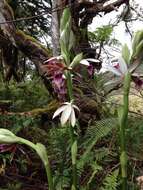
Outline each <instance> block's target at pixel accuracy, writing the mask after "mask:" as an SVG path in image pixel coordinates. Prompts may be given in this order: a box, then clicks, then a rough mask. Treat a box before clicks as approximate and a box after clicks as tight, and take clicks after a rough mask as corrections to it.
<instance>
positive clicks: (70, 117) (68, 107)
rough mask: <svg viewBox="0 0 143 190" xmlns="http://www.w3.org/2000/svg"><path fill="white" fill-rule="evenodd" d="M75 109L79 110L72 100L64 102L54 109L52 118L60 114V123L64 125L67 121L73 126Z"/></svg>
mask: <svg viewBox="0 0 143 190" xmlns="http://www.w3.org/2000/svg"><path fill="white" fill-rule="evenodd" d="M75 109H76V110H78V111H79V108H78V107H77V106H76V105H74V104H73V103H72V102H65V103H64V104H63V105H62V106H61V107H60V108H58V109H57V110H56V111H55V113H54V115H53V119H54V118H55V117H57V116H58V115H60V114H61V118H60V120H61V125H64V124H66V123H67V121H69V122H70V124H71V125H72V127H74V126H75V124H76V117H75Z"/></svg>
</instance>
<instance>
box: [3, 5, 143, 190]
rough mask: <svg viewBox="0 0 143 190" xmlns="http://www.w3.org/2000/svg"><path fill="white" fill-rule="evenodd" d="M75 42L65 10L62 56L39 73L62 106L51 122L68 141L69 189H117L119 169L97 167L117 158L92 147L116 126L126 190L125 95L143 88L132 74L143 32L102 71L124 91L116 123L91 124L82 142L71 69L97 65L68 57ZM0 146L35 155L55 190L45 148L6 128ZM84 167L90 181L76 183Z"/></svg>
mask: <svg viewBox="0 0 143 190" xmlns="http://www.w3.org/2000/svg"><path fill="white" fill-rule="evenodd" d="M74 40H75V39H74V35H73V32H72V30H71V14H70V11H69V9H68V8H66V9H65V10H64V12H63V16H62V18H61V23H60V46H61V55H59V56H58V57H52V58H50V59H48V60H46V61H45V62H44V64H43V68H44V69H45V71H46V74H47V76H48V77H49V78H50V79H51V83H52V86H53V89H54V92H55V93H56V94H57V96H58V98H59V100H60V102H61V106H60V107H59V108H58V109H57V110H56V111H55V113H54V115H53V119H54V118H56V117H58V116H60V123H61V126H62V127H63V128H62V129H64V128H66V129H67V131H68V135H69V137H70V143H69V144H70V148H69V149H68V151H67V150H66V151H67V152H68V154H69V155H70V156H69V157H70V164H71V165H70V166H69V168H71V170H70V172H71V171H72V172H71V173H72V174H71V175H69V176H70V177H69V176H68V177H69V178H70V179H69V180H70V182H69V186H68V188H70V189H71V190H78V189H80V190H89V189H91V188H92V189H93V188H94V189H96V188H97V189H102V190H103V189H106V190H107V189H108V190H110V189H111V190H116V189H117V187H119V184H120V183H119V182H118V177H120V176H119V175H118V174H119V169H118V168H117V167H115V168H114V167H113V170H111V171H110V172H109V173H107V175H105V174H104V171H103V167H102V166H101V165H102V164H101V162H102V161H103V159H104V158H105V157H106V156H107V155H109V154H111V155H112V156H115V157H116V156H118V155H117V153H115V154H112V153H111V151H110V150H109V148H107V147H104V148H103V147H101V146H102V145H99V147H95V146H96V144H97V142H98V141H99V140H101V139H102V138H105V136H107V135H109V133H110V132H111V130H112V129H114V128H115V127H116V125H118V126H119V134H120V135H119V136H120V137H119V139H120V145H119V146H120V153H119V156H118V157H120V161H119V162H120V175H121V189H122V190H126V189H127V188H128V184H127V179H128V175H127V173H128V171H127V168H128V158H127V146H126V129H127V127H128V112H129V92H130V86H131V82H132V81H133V82H135V84H136V85H138V86H139V85H141V84H143V82H142V80H141V79H140V78H139V77H138V76H137V75H136V73H135V70H136V68H137V67H138V66H139V65H140V63H141V60H142V50H143V32H142V31H140V32H137V34H136V35H135V37H134V41H133V48H132V55H131V53H130V51H129V48H128V47H127V45H125V46H123V48H122V53H121V56H120V58H118V59H115V60H113V61H111V62H110V63H109V64H108V65H106V68H105V69H106V70H107V71H110V72H112V73H113V74H114V75H116V76H117V77H118V83H120V84H121V85H122V86H123V102H122V105H121V106H119V108H118V121H117V119H116V118H112V119H111V118H109V120H108V119H105V120H102V121H95V123H93V124H91V126H89V127H88V129H87V131H86V134H85V135H84V137H83V138H82V139H80V142H79V138H78V135H79V134H78V127H79V123H78V121H77V117H76V115H77V114H78V113H79V112H80V110H79V108H78V107H77V105H75V104H76V101H75V99H76V97H75V96H74V91H73V86H74V83H73V77H74V72H75V71H74V68H75V67H76V66H77V65H79V64H83V65H86V66H87V69H89V73H90V74H94V70H93V68H92V65H90V62H98V60H96V59H91V58H88V59H83V54H82V53H79V54H77V55H76V56H75V57H74V56H73V54H72V53H71V52H72V48H73V47H74ZM112 82H114V81H111V82H108V84H109V83H112ZM108 84H106V85H108ZM59 136H60V135H59ZM61 136H62V135H61ZM109 137H110V136H109ZM62 138H63V136H62ZM52 140H53V139H52ZM57 141H58V140H57ZM104 141H105V142H104ZM0 143H1V144H13V143H19V144H25V145H27V146H29V147H31V148H32V149H33V150H35V151H36V153H37V154H38V155H39V157H40V158H41V160H42V162H43V164H44V166H45V170H46V174H47V180H48V189H49V190H55V189H56V187H55V186H56V185H55V181H54V180H55V176H53V175H52V172H51V166H50V162H49V159H48V155H47V151H46V147H45V146H44V145H43V144H41V143H37V144H34V143H32V142H30V141H28V140H26V139H24V138H21V137H18V136H16V135H14V134H13V133H12V132H11V131H9V130H7V129H0ZM58 143H59V142H58ZM102 143H105V144H106V139H104V140H103V142H102ZM67 144H68V143H67ZM67 152H66V153H67ZM77 158H78V159H77ZM110 159H111V158H110ZM111 162H112V160H111ZM108 163H109V159H107V164H108ZM85 168H86V169H87V171H86V172H88V171H90V172H89V174H90V175H89V176H88V179H84V180H83V181H82V180H81V181H79V176H80V177H81V178H82V177H83V178H84V175H83V176H82V173H83V171H84V169H85ZM68 172H69V171H68ZM98 172H99V174H100V175H102V173H103V174H104V175H103V178H104V180H103V181H102V182H103V184H100V183H101V181H100V179H97V180H99V184H98V181H97V182H96V185H97V187H94V184H93V181H94V180H95V179H96V175H97V173H98ZM55 173H56V172H55ZM55 175H56V174H55ZM71 176H72V177H71ZM71 178H72V179H71ZM84 181H86V182H84ZM85 183H86V184H85ZM61 189H64V187H62V186H61Z"/></svg>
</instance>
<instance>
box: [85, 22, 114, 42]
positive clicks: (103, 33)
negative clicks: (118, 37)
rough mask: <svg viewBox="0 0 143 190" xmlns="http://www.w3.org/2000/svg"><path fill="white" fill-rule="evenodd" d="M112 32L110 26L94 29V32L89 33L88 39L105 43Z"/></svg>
mask: <svg viewBox="0 0 143 190" xmlns="http://www.w3.org/2000/svg"><path fill="white" fill-rule="evenodd" d="M112 32H113V27H112V26H110V25H106V26H102V27H99V28H97V29H96V31H94V32H89V33H88V35H89V39H90V40H91V41H94V42H100V43H101V42H102V43H103V42H105V43H107V42H108V41H109V39H110V37H111V34H112Z"/></svg>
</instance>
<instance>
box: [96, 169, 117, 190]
mask: <svg viewBox="0 0 143 190" xmlns="http://www.w3.org/2000/svg"><path fill="white" fill-rule="evenodd" d="M118 174H119V170H118V169H117V170H115V171H113V172H111V173H110V174H108V175H107V176H106V177H105V179H104V181H103V186H102V187H101V188H100V190H107V189H108V190H117V187H118Z"/></svg>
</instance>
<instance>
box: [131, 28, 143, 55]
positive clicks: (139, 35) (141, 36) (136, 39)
mask: <svg viewBox="0 0 143 190" xmlns="http://www.w3.org/2000/svg"><path fill="white" fill-rule="evenodd" d="M142 40H143V30H139V31H137V32H136V33H135V36H134V39H133V43H132V49H133V56H134V55H135V53H136V48H137V46H138V45H139V43H140V42H141V41H142Z"/></svg>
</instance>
